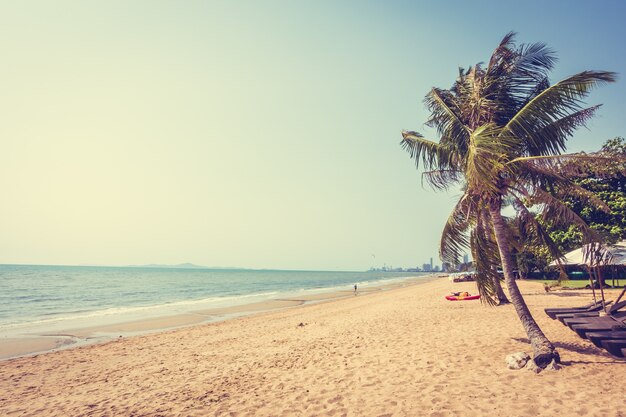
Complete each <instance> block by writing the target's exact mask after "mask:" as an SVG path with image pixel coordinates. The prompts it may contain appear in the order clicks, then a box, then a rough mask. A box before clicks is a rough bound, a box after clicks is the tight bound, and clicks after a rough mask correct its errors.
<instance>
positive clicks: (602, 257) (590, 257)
mask: <svg viewBox="0 0 626 417" xmlns="http://www.w3.org/2000/svg"><path fill="white" fill-rule="evenodd" d="M561 264H562V265H587V266H598V265H626V240H622V241H621V242H618V243H616V244H614V245H601V246H599V247H598V246H595V247H594V246H592V244H587V245H584V246H583V247H581V248H578V249H576V250H573V251H571V252H568V253H566V254H565V255H564V257H563V259H562V260H561ZM550 265H551V266H557V265H558V263H557V261H553V262H551V263H550Z"/></svg>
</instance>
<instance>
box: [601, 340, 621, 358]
mask: <svg viewBox="0 0 626 417" xmlns="http://www.w3.org/2000/svg"><path fill="white" fill-rule="evenodd" d="M602 347H603V348H604V349H606V351H607V352H609V353H610V354H611V355H613V356H616V357H618V358H623V357H624V353H623V352H622V350H623V349H624V348H626V339H607V340H603V341H602Z"/></svg>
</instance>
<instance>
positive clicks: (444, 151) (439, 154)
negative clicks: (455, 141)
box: [400, 130, 457, 170]
mask: <svg viewBox="0 0 626 417" xmlns="http://www.w3.org/2000/svg"><path fill="white" fill-rule="evenodd" d="M400 144H401V146H402V148H403V149H404V150H406V151H407V152H408V153H409V156H410V157H411V159H414V160H415V166H416V167H417V168H419V165H420V162H421V163H422V164H423V165H424V168H426V169H441V170H445V169H450V168H455V166H456V159H457V157H456V155H455V154H454V152H453V150H451V149H450V148H449V147H447V146H445V145H442V144H441V143H437V142H433V141H431V140H428V139H425V138H424V137H423V136H422V135H421V134H420V133H418V132H413V131H406V130H405V131H403V132H402V141H401V142H400Z"/></svg>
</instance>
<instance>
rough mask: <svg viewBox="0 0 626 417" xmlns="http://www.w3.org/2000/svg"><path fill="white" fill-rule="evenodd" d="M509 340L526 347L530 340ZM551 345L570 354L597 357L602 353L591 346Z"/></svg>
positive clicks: (521, 338)
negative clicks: (575, 353) (523, 344)
mask: <svg viewBox="0 0 626 417" xmlns="http://www.w3.org/2000/svg"><path fill="white" fill-rule="evenodd" d="M511 339H513V340H515V341H516V342H520V343H525V344H528V345H529V344H530V340H528V338H526V337H512V338H511ZM552 344H553V345H554V347H555V348H557V349H563V350H569V351H571V352H577V353H583V354H587V355H598V354H601V353H603V352H604V351H603V350H601V349H598V348H597V347H595V346H594V345H591V344H590V346H581V345H579V344H576V343H568V342H552Z"/></svg>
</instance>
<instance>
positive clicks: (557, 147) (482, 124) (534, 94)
mask: <svg viewBox="0 0 626 417" xmlns="http://www.w3.org/2000/svg"><path fill="white" fill-rule="evenodd" d="M514 37H515V34H514V33H512V32H511V33H509V34H507V35H506V36H505V37H504V39H503V40H502V41H501V42H500V44H499V45H498V47H497V48H496V49H495V51H494V53H493V55H492V56H491V58H490V60H489V62H488V63H487V64H477V65H475V66H473V67H470V68H469V69H467V70H464V69H460V70H459V77H458V78H457V80H456V82H455V83H454V84H453V86H452V88H450V89H449V90H446V89H439V88H433V89H432V90H431V91H430V92H429V93H428V94H427V96H426V99H425V103H426V105H427V107H428V109H429V110H430V112H431V116H430V118H429V119H428V121H427V125H428V126H430V127H434V128H436V130H437V132H438V134H439V136H440V139H439V141H438V142H435V141H431V140H427V139H425V138H424V137H423V136H422V135H421V134H419V133H417V132H413V131H404V132H402V138H403V139H402V142H401V143H402V145H403V147H404V148H405V149H406V150H407V151H408V152H409V153H410V156H411V158H413V159H414V160H415V162H416V164H417V166H418V167H419V165H420V164H422V165H423V167H424V169H425V170H426V171H425V172H424V173H423V175H424V178H425V179H426V180H427V182H428V183H430V184H431V185H432V186H433V187H434V188H436V189H447V188H450V187H461V189H462V191H463V195H462V197H461V198H460V200H459V201H458V203H457V204H456V206H455V207H454V209H453V211H452V213H451V215H450V217H449V218H448V221H447V223H446V225H445V227H444V230H443V233H442V237H441V245H440V256H441V258H442V260H444V261H446V262H451V263H453V264H456V263H458V260H459V259H460V257H461V254H462V252H463V251H464V250H465V249H466V248H470V250H471V253H472V256H473V258H474V260H475V263H476V269H477V272H478V277H479V279H478V281H477V284H478V288H479V291H480V293H481V295H482V296H483V298H484V299H485V300H486V301H487V302H488V303H490V304H498V303H500V302H502V301H505V300H506V299H503V297H504V293H503V292H502V291H501V288H499V287H500V274H499V273H498V269H499V268H502V273H503V274H502V275H503V276H504V282H505V283H506V287H507V288H508V292H509V297H510V299H511V302H512V303H513V305H514V307H515V311H516V312H517V314H518V316H519V318H520V320H521V322H522V325H523V326H524V329H525V330H526V333H527V335H528V338H529V340H530V342H531V345H532V347H533V350H534V360H535V362H536V364H537V365H539V366H540V367H545V366H546V365H547V364H549V363H550V362H551V361H553V360H554V361H556V362H559V355H558V352H557V351H556V349H555V348H554V346H553V345H552V343H551V342H550V341H549V340H548V339H547V338H546V336H545V335H544V333H543V332H542V331H541V329H540V328H539V326H538V325H537V323H536V322H535V320H534V319H533V317H532V315H531V313H530V310H529V309H528V307H527V305H526V303H525V301H524V298H523V297H522V294H521V293H520V291H519V289H518V287H517V284H516V282H515V278H514V275H513V270H514V264H513V262H514V261H513V257H512V252H511V245H512V244H513V240H514V239H513V230H512V229H511V224H512V222H508V221H507V218H506V217H505V216H503V214H502V208H503V206H504V205H510V206H512V207H513V208H514V209H515V212H516V216H517V221H516V222H515V224H516V225H518V226H520V227H523V228H524V236H526V238H527V239H531V240H533V241H534V242H536V244H541V245H545V246H546V247H547V248H548V249H549V250H550V252H551V254H552V255H553V256H554V257H555V258H559V257H561V256H562V255H561V254H560V253H559V251H558V248H557V247H556V245H554V243H553V242H552V241H551V239H550V237H549V236H548V234H547V233H546V232H545V231H544V230H543V229H542V227H541V224H542V219H550V221H551V222H552V223H553V224H554V223H555V222H561V223H570V224H571V223H574V224H577V225H578V226H579V227H580V228H581V231H582V232H583V234H584V235H585V237H586V239H587V240H588V241H593V239H594V235H593V233H592V231H591V230H590V229H589V228H588V227H587V226H586V224H585V222H584V221H583V220H582V219H581V218H580V217H579V216H578V215H576V213H574V212H573V211H572V210H570V209H569V208H568V207H567V206H566V205H565V204H564V203H563V202H562V199H561V198H562V196H564V195H572V194H575V195H576V196H577V197H578V198H583V199H586V200H587V201H589V202H590V203H592V204H594V205H596V206H598V207H604V203H602V202H601V201H599V200H598V199H597V198H596V197H595V196H594V195H593V194H591V193H589V192H588V191H586V190H584V189H583V188H581V187H579V186H577V185H576V184H574V183H573V182H572V181H571V180H570V174H572V175H573V174H574V173H573V172H572V173H570V172H569V171H572V170H573V171H575V167H576V164H575V163H572V161H583V160H585V159H589V158H593V157H594V156H590V155H585V154H570V155H566V154H563V152H564V151H565V142H566V140H567V139H568V138H569V137H570V136H571V135H572V134H573V132H574V131H575V130H576V129H577V128H578V127H581V126H584V125H585V124H586V122H587V121H588V120H589V119H590V118H591V117H592V116H593V115H594V113H595V112H596V110H597V109H598V107H599V106H593V107H585V106H584V103H583V99H584V98H585V97H587V96H588V94H589V93H590V91H591V90H592V89H593V88H594V87H596V86H598V85H599V84H603V83H607V82H612V81H614V80H615V74H614V73H612V72H606V71H584V72H581V73H578V74H575V75H572V76H570V77H567V78H566V79H564V80H562V81H559V82H557V83H555V84H552V85H551V84H550V82H549V80H548V73H549V72H550V70H551V69H552V67H553V65H554V63H555V62H556V57H555V54H554V52H553V51H551V50H550V49H548V48H547V47H546V45H545V44H542V43H535V44H530V45H519V46H517V45H516V44H515V42H514ZM564 161H568V163H567V164H564V163H563V162H564ZM565 166H566V167H568V168H567V169H564V168H563V167H565Z"/></svg>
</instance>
